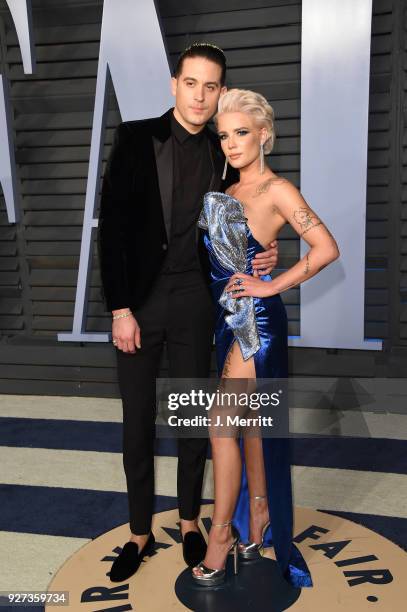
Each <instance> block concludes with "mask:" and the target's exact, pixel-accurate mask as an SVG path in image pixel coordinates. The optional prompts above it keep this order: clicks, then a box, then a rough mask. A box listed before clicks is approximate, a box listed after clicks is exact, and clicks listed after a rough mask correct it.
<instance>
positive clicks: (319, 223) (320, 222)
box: [300, 221, 324, 236]
mask: <svg viewBox="0 0 407 612" xmlns="http://www.w3.org/2000/svg"><path fill="white" fill-rule="evenodd" d="M318 225H324V224H323V223H322V221H318V223H315V225H310V226H309V227H307V229H305V230H304V231H303V232H301V234H300V235H301V236H303V235H304V234H306V233H307V232H309V231H310V230H311V229H313V228H314V227H318Z"/></svg>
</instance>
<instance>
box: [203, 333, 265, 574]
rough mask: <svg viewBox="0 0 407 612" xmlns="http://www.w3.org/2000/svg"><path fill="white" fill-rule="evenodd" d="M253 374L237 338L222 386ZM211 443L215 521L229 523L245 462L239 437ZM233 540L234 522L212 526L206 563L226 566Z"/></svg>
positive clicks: (216, 522)
mask: <svg viewBox="0 0 407 612" xmlns="http://www.w3.org/2000/svg"><path fill="white" fill-rule="evenodd" d="M253 374H254V363H253V358H252V359H250V360H248V361H244V360H243V357H242V353H241V350H240V347H239V345H238V343H237V342H236V341H235V342H234V343H233V345H232V348H231V349H230V351H229V353H228V355H227V357H226V360H225V364H224V367H223V372H222V379H223V385H222V388H223V389H225V388H226V390H227V381H226V380H224V379H228V378H230V379H232V378H240V379H248V378H253ZM211 446H212V460H213V472H214V485H215V506H214V512H213V519H212V523H213V524H214V525H216V524H223V523H228V522H229V521H231V519H232V516H233V512H234V509H235V506H236V501H237V497H238V495H239V490H240V482H241V472H242V465H241V456H240V449H239V444H238V441H237V440H236V438H234V437H228V438H226V437H219V436H216V435H211ZM232 541H233V536H232V529H231V526H228V527H213V528H211V530H210V533H209V542H208V550H207V553H206V557H205V559H204V564H205V565H206V566H207V567H210V568H211V569H221V568H223V567H224V565H225V559H226V555H227V552H228V550H229V548H230V546H231V543H232ZM193 571H194V573H195V574H197V575H199V574H201V572H200V570H197V569H194V570H193Z"/></svg>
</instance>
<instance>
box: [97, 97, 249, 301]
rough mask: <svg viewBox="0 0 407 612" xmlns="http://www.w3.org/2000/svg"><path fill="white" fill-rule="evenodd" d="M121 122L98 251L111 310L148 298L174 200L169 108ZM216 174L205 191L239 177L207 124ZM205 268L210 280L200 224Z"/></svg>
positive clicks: (218, 188)
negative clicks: (227, 164) (150, 116)
mask: <svg viewBox="0 0 407 612" xmlns="http://www.w3.org/2000/svg"><path fill="white" fill-rule="evenodd" d="M172 110H173V109H170V110H169V111H167V112H166V113H165V114H164V115H163V116H162V117H157V118H154V119H146V120H142V121H126V122H123V123H121V124H120V125H119V126H118V128H117V130H116V133H115V138H114V142H113V147H112V150H111V153H110V156H109V160H108V162H107V166H106V171H105V175H104V179H103V186H102V197H101V203H100V213H99V225H98V254H99V263H100V271H101V277H102V285H103V294H104V300H105V303H106V308H107V309H108V310H116V309H119V308H127V307H129V308H132V309H136V308H138V307H140V306H141V305H142V304H143V302H144V301H145V300H146V298H147V296H148V294H149V291H150V289H151V287H152V285H153V283H154V280H155V278H156V277H157V275H158V273H159V271H160V269H161V267H162V264H163V261H164V258H165V256H166V253H167V246H168V240H169V232H170V224H171V205H172V182H173V162H172V142H171V138H170V136H171V121H170V118H171V113H172ZM205 131H206V133H207V135H208V146H209V148H210V153H211V160H212V168H213V172H212V178H211V181H210V184H209V185H208V189H207V191H223V190H224V189H226V188H227V187H228V185H230V184H232V183H233V182H236V181H237V180H238V174H237V172H236V171H234V170H233V169H232V168H231V167H229V168H228V173H227V180H226V181H222V179H221V176H222V172H223V165H224V161H225V158H224V155H223V152H222V149H221V147H220V143H219V140H218V138H217V136H216V134H214V133H213V132H212V131H211V130H210V129H209V128H207V127H206V128H205ZM196 244H197V249H198V255H199V262H200V267H201V271H202V274H203V275H204V277H205V279H206V280H207V281H209V261H208V256H207V252H206V248H205V246H204V244H203V239H202V232H201V230H199V229H198V228H197V240H196Z"/></svg>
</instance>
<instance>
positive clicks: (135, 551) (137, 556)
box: [109, 533, 155, 582]
mask: <svg viewBox="0 0 407 612" xmlns="http://www.w3.org/2000/svg"><path fill="white" fill-rule="evenodd" d="M154 544H155V538H154V535H153V534H152V533H150V535H149V536H148V540H147V542H146V543H145V545H144V546H143V548H142V549H141V552H139V547H138V544H136V543H135V542H126V544H125V545H124V546H123V549H122V552H121V553H120V555H119V556H118V557H117V559H115V560H114V562H113V565H112V569H111V570H110V574H109V578H110V580H111V582H123V580H127V578H130V576H133V574H135V573H136V572H137V570H138V568H139V567H140V564H141V562H142V560H143V558H144V557H145V556H146V555H150V554H151V553H152V552H153V551H154Z"/></svg>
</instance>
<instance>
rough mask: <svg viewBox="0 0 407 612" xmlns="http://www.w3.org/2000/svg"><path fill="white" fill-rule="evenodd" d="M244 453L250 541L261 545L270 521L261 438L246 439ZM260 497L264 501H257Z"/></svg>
mask: <svg viewBox="0 0 407 612" xmlns="http://www.w3.org/2000/svg"><path fill="white" fill-rule="evenodd" d="M244 452H245V462H246V471H247V482H248V488H249V497H250V527H249V532H250V533H249V539H250V541H251V542H256V544H260V542H261V538H262V531H263V527H264V525H266V524H267V523H268V520H269V511H268V502H267V487H266V474H265V469H264V458H263V445H262V439H261V436H260V435H259V436H256V437H246V438H245V440H244ZM259 496H261V497H263V499H255V498H256V497H259Z"/></svg>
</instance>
